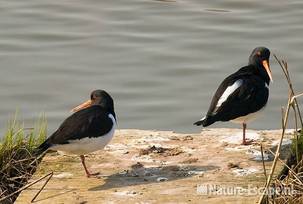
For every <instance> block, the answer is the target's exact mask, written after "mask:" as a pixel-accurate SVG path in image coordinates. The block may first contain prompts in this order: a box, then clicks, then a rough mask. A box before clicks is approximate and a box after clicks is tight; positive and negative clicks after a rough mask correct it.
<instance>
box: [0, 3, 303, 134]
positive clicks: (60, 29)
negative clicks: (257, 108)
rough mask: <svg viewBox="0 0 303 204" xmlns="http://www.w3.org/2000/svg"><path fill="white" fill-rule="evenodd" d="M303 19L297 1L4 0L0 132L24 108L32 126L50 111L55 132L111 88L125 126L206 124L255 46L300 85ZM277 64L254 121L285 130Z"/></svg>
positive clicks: (1, 9) (283, 94)
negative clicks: (282, 63)
mask: <svg viewBox="0 0 303 204" xmlns="http://www.w3.org/2000/svg"><path fill="white" fill-rule="evenodd" d="M302 19H303V2H302V1H299V0H297V1H282V0H276V1H273V0H270V1H261V0H258V1H250V2H248V1H241V0H234V1H215V0H211V1H201V0H176V1H154V0H128V1H125V0H115V1H97V0H90V1H89V0H87V1H82V0H69V1H67V0H62V1H51V0H44V1H39V0H27V1H16V0H9V1H1V7H0V28H1V29H0V70H1V73H0V87H1V89H0V96H1V102H0V105H1V106H0V129H1V131H2V132H3V131H4V129H5V127H6V121H7V120H8V118H9V116H10V115H12V114H13V113H14V112H15V110H16V108H18V109H19V110H20V115H21V116H22V117H23V119H24V120H25V123H26V125H29V126H30V125H31V124H32V121H33V120H34V119H35V118H36V117H37V116H38V115H39V113H41V112H45V113H46V115H47V118H48V122H49V128H48V129H49V131H50V132H52V131H53V130H54V129H55V128H56V127H57V126H58V125H59V124H60V123H61V122H62V120H63V119H64V118H66V117H67V116H68V115H69V114H70V113H69V110H70V109H71V108H72V107H73V106H75V105H78V104H79V103H80V102H82V101H84V100H86V99H87V98H88V96H89V93H90V92H91V91H92V90H94V89H105V90H107V91H109V92H110V93H111V95H112V96H113V97H114V99H115V103H116V113H117V115H118V119H119V120H118V125H119V128H141V129H161V130H175V131H181V132H194V131H200V128H197V127H194V126H193V125H192V123H193V122H194V121H195V120H197V119H199V118H200V117H202V115H203V114H204V113H205V112H206V111H207V109H208V106H209V102H210V100H211V97H212V94H213V93H214V91H215V90H216V88H217V86H218V85H219V83H220V82H221V81H222V79H223V78H224V77H226V76H227V75H228V74H230V73H232V72H234V71H235V70H237V69H238V68H240V67H241V66H243V65H246V64H247V61H248V56H249V54H250V52H251V51H252V49H253V48H254V47H256V46H259V45H264V46H267V47H268V48H270V49H271V51H272V52H273V53H275V54H277V55H278V56H283V57H285V58H287V60H288V62H289V66H290V69H291V73H292V74H293V78H294V84H295V87H296V88H297V91H303V85H302V84H303V72H302V68H303V67H302V65H303V63H302V56H303V37H302V36H303V25H302ZM271 68H272V71H273V77H274V83H273V84H271V90H270V102H269V104H268V105H267V109H266V110H265V112H264V113H265V114H264V115H263V117H261V118H259V120H258V121H255V122H253V123H251V124H250V125H249V127H250V128H255V129H256V128H259V129H272V128H279V127H280V123H281V122H280V121H281V120H280V108H281V106H282V105H284V104H285V102H286V97H287V94H286V93H287V86H286V83H285V82H284V77H283V75H282V72H281V69H280V67H279V66H278V65H277V63H276V62H275V60H274V59H273V58H271ZM214 127H239V126H238V125H233V124H230V123H217V124H216V125H214Z"/></svg>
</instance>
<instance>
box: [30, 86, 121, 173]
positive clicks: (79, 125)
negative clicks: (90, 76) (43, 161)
mask: <svg viewBox="0 0 303 204" xmlns="http://www.w3.org/2000/svg"><path fill="white" fill-rule="evenodd" d="M72 111H73V112H75V113H74V114H72V115H71V116H69V117H68V118H67V119H66V120H65V121H64V122H63V123H62V124H61V125H60V127H59V128H58V129H57V130H56V131H55V132H54V133H53V134H52V135H51V136H50V137H49V138H47V140H46V141H45V142H43V143H42V144H41V145H40V146H39V147H38V148H37V150H36V153H37V154H41V153H43V152H45V151H46V150H48V149H52V150H59V151H64V152H67V153H71V154H77V155H80V158H81V162H82V164H83V167H84V170H85V172H86V175H87V177H90V176H92V175H94V174H91V173H90V172H89V171H88V170H87V168H86V165H85V157H84V154H87V153H90V152H94V151H96V150H100V149H103V148H104V147H105V146H106V145H107V144H108V143H109V142H110V140H111V139H112V137H113V135H114V132H115V127H116V114H115V111H114V101H113V99H112V97H111V96H110V95H109V94H108V93H107V92H106V91H104V90H95V91H93V92H92V93H91V95H90V100H88V101H86V102H84V103H83V104H81V105H79V106H77V107H76V108H74V109H73V110H72Z"/></svg>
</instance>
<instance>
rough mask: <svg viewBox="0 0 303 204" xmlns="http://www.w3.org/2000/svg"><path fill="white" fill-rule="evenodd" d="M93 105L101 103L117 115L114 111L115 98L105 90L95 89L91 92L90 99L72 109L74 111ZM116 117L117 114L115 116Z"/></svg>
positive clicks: (100, 104)
mask: <svg viewBox="0 0 303 204" xmlns="http://www.w3.org/2000/svg"><path fill="white" fill-rule="evenodd" d="M92 105H99V106H101V107H103V108H104V109H106V110H108V111H109V112H110V113H112V114H113V115H114V116H115V111H114V100H113V98H112V97H111V96H110V95H109V94H108V93H107V92H106V91H104V90H95V91H93V92H92V93H91V94H90V100H88V101H86V102H84V103H82V104H80V105H79V106H77V107H75V108H74V109H72V111H73V112H77V111H79V110H82V109H84V108H87V107H89V106H92ZM115 117H116V116H115Z"/></svg>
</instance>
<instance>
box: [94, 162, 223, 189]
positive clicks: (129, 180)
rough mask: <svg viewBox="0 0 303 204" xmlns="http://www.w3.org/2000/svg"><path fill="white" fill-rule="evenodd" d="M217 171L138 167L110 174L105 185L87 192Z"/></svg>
mask: <svg viewBox="0 0 303 204" xmlns="http://www.w3.org/2000/svg"><path fill="white" fill-rule="evenodd" d="M216 169H219V167H218V166H212V165H209V166H193V165H184V166H176V165H173V166H163V167H150V168H145V167H143V166H142V167H140V166H137V167H136V166H132V168H131V169H129V170H126V171H123V172H120V173H116V174H112V175H110V176H108V177H107V178H106V179H105V184H102V185H100V186H96V187H93V188H90V189H88V190H89V191H101V190H107V189H111V188H120V187H126V186H135V185H140V184H150V183H158V182H159V181H158V180H157V179H159V178H163V179H164V178H166V179H167V181H168V182H169V181H174V180H178V179H184V178H188V177H192V176H196V175H199V174H203V172H207V171H211V170H216Z"/></svg>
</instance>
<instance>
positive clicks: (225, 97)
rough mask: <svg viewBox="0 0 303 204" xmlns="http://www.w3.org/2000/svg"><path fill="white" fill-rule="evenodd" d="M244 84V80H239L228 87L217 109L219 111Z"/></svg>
mask: <svg viewBox="0 0 303 204" xmlns="http://www.w3.org/2000/svg"><path fill="white" fill-rule="evenodd" d="M242 84H243V80H242V79H238V80H237V81H235V83H233V85H231V86H229V87H227V89H226V90H225V91H224V92H223V94H222V96H221V97H220V98H219V100H218V103H217V105H216V109H218V108H219V107H220V106H221V105H222V103H224V102H225V101H226V100H227V98H228V97H229V96H230V95H231V94H232V93H233V92H234V91H235V90H236V89H237V88H239V87H240V86H241V85H242Z"/></svg>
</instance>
